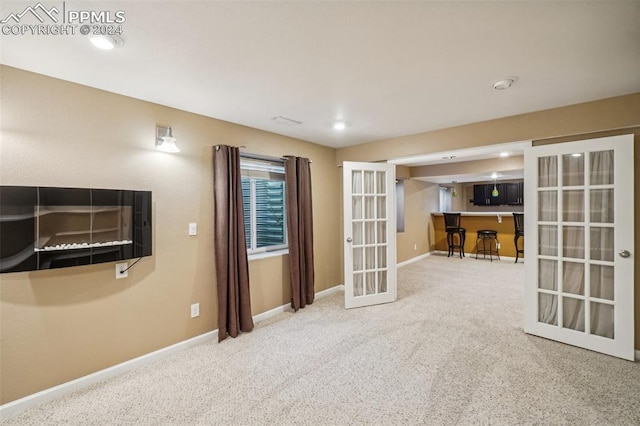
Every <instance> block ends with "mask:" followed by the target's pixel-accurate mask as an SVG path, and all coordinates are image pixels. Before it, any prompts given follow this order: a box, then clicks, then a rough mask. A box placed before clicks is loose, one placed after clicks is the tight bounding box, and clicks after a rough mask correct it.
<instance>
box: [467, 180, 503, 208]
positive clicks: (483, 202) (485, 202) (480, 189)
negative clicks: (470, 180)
mask: <svg viewBox="0 0 640 426" xmlns="http://www.w3.org/2000/svg"><path fill="white" fill-rule="evenodd" d="M495 188H496V189H497V190H498V195H497V196H495V197H494V196H493V194H492V192H493V189H494V184H493V183H491V184H486V185H473V204H475V205H476V206H499V205H501V204H505V194H504V187H503V184H501V183H498V184H495Z"/></svg>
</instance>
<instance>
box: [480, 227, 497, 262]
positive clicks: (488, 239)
mask: <svg viewBox="0 0 640 426" xmlns="http://www.w3.org/2000/svg"><path fill="white" fill-rule="evenodd" d="M498 244H500V242H499V241H498V231H494V230H493V229H479V230H478V236H477V238H476V259H477V258H478V254H482V256H483V259H486V258H487V254H488V255H489V259H490V260H491V261H492V262H493V255H494V254H495V255H496V256H497V257H498V260H500V254H499V253H498Z"/></svg>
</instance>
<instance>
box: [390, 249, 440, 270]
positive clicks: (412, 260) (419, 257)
mask: <svg viewBox="0 0 640 426" xmlns="http://www.w3.org/2000/svg"><path fill="white" fill-rule="evenodd" d="M428 256H431V252H429V253H425V254H421V255H420V256H416V257H412V258H411V259H409V260H405V261H404V262H400V263H398V264H396V268H402V267H403V266H407V265H409V264H410V263H413V262H417V261H419V260H422V259H424V258H425V257H428Z"/></svg>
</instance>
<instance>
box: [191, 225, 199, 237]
mask: <svg viewBox="0 0 640 426" xmlns="http://www.w3.org/2000/svg"><path fill="white" fill-rule="evenodd" d="M189 235H198V224H197V223H190V224H189Z"/></svg>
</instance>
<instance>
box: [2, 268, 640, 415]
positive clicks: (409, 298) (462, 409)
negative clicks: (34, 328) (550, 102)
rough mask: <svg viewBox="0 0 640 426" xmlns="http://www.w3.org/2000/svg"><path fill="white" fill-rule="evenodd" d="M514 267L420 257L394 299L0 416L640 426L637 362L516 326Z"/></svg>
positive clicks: (282, 327) (332, 301) (308, 319)
mask: <svg viewBox="0 0 640 426" xmlns="http://www.w3.org/2000/svg"><path fill="white" fill-rule="evenodd" d="M523 276H524V265H523V264H514V263H512V262H511V261H502V262H493V263H490V262H489V261H488V260H487V261H483V260H475V259H469V258H466V259H459V258H450V259H448V258H446V257H442V256H431V257H428V258H426V259H424V260H422V261H420V262H416V263H413V264H410V265H408V266H406V267H404V268H401V269H399V270H398V278H399V285H398V293H399V294H398V296H399V297H398V300H397V301H396V302H395V303H391V304H387V305H380V306H375V307H369V308H360V309H355V310H348V311H347V310H345V309H344V302H343V295H342V293H338V294H334V295H332V296H330V297H327V298H324V299H320V300H318V301H316V303H314V304H313V305H311V306H308V307H307V308H306V309H304V310H301V311H299V312H298V313H296V314H293V313H291V312H287V313H283V314H280V315H278V316H276V317H273V318H271V319H269V320H267V321H264V322H261V323H259V324H257V327H256V328H255V330H254V331H253V332H252V333H250V334H245V335H242V336H241V337H239V338H237V339H227V340H225V341H224V342H223V343H221V344H218V343H210V344H205V345H201V346H198V347H194V348H191V349H188V350H185V351H183V352H181V353H178V354H176V355H173V356H171V357H169V358H166V359H163V360H160V361H157V362H154V363H153V364H150V365H148V366H146V367H144V368H140V369H138V370H135V371H131V372H129V373H126V374H124V375H122V376H119V377H116V378H114V379H111V380H108V381H106V382H103V383H100V384H97V385H94V386H93V387H91V388H89V389H86V390H84V391H80V392H77V393H76V394H74V395H71V396H68V397H64V398H61V399H58V400H56V401H53V402H51V403H48V404H45V405H43V406H40V407H38V408H34V409H30V410H28V411H25V412H23V413H21V414H19V415H17V416H15V417H13V418H10V419H8V420H7V421H5V422H4V423H3V424H7V425H9V424H11V425H14V424H15V425H53V424H66V425H110V424H136V425H138V424H153V425H182V424H194V425H214V424H221V425H223V424H224V425H227V424H238V425H254V424H255V425H262V424H276V425H294V424H308V425H325V424H327V425H346V424H379V425H383V424H384V425H390V424H412V425H413V424H427V425H454V424H465V425H466V424H483V425H486V424H493V425H516V424H535V425H547V424H552V425H564V424H567V425H608V424H610V425H640V365H638V363H631V362H628V361H623V360H619V359H616V358H612V357H609V356H606V355H600V354H597V353H594V352H590V351H587V350H583V349H579V348H575V347H571V346H567V345H562V344H559V343H555V342H551V341H548V340H545V339H540V338H536V337H532V336H529V335H526V334H524V332H523V331H522V325H523V313H522V311H523V309H522V303H523V302H522V300H523V290H522V283H523Z"/></svg>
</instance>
